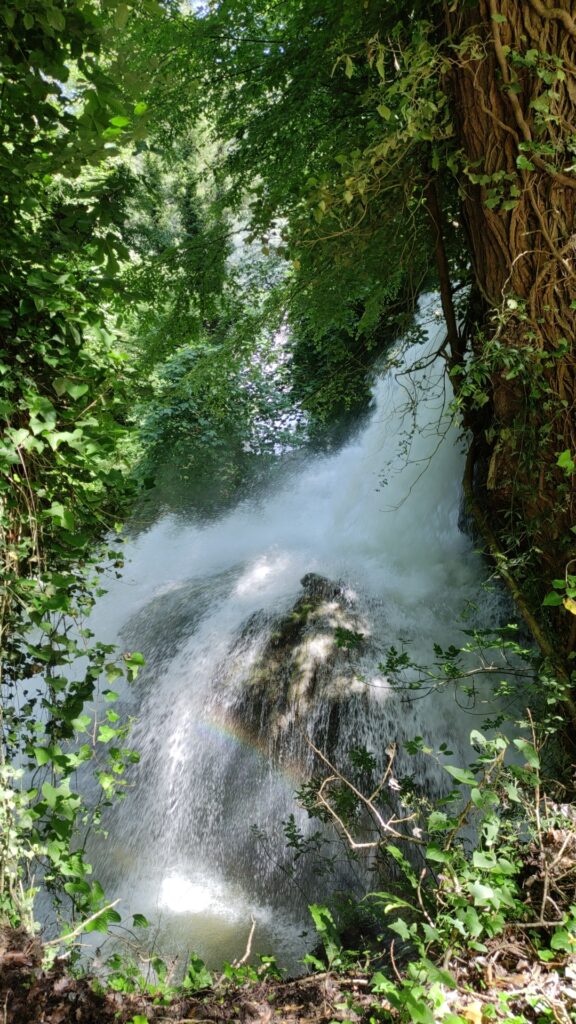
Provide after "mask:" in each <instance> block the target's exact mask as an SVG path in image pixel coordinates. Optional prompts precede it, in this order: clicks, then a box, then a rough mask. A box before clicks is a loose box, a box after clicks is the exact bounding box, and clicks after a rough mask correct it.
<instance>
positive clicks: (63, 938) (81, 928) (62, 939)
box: [44, 899, 120, 946]
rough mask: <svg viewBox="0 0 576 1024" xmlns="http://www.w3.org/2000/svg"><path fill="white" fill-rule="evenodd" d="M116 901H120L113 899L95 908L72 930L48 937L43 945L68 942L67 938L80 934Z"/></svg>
mask: <svg viewBox="0 0 576 1024" xmlns="http://www.w3.org/2000/svg"><path fill="white" fill-rule="evenodd" d="M117 903H120V900H119V899H117V900H114V902H113V903H108V904H107V905H106V906H105V907H102V909H101V910H97V911H96V913H95V914H92V916H91V917H87V918H86V920H85V921H82V922H81V924H79V925H78V926H77V927H76V928H74V930H73V931H71V932H68V934H67V935H61V936H59V937H58V938H57V939H50V941H49V942H45V943H44V945H45V946H63V945H64V943H65V942H68V940H69V939H74V938H75V937H76V936H77V935H80V933H81V932H83V931H84V929H85V928H86V927H87V926H88V925H89V924H92V921H96V919H97V918H99V917H101V916H102V914H105V913H106V911H107V910H112V908H113V907H115V906H116V904H117Z"/></svg>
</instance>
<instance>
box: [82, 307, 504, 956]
mask: <svg viewBox="0 0 576 1024" xmlns="http://www.w3.org/2000/svg"><path fill="white" fill-rule="evenodd" d="M431 320H432V327H431V328H430V332H429V341H428V343H427V345H424V346H417V347H413V348H412V349H411V350H409V351H408V352H407V353H406V355H405V356H404V359H403V363H402V366H401V367H397V368H396V369H394V370H392V371H390V372H388V373H387V374H386V375H384V376H383V377H382V378H381V379H380V380H379V381H378V383H377V384H376V387H375V391H374V407H373V412H372V415H371V417H370V419H369V421H368V423H367V425H366V426H365V428H364V429H363V430H362V431H361V432H360V433H359V434H358V435H357V436H356V437H355V438H354V439H353V440H352V441H351V442H350V443H349V444H347V445H346V446H345V447H343V448H342V449H341V450H340V451H338V452H337V453H336V454H332V455H329V456H323V457H318V456H310V458H309V459H308V460H306V461H305V462H304V464H301V465H300V466H299V467H298V468H297V469H296V470H292V471H290V472H288V473H287V475H286V478H285V479H284V480H283V481H282V482H281V484H278V482H277V483H276V484H275V485H274V490H273V491H271V492H270V493H268V494H267V495H266V496H264V497H261V496H260V497H259V498H258V500H252V501H245V502H243V503H241V504H239V505H238V506H237V507H236V508H235V509H234V510H233V511H231V512H228V513H226V514H224V515H223V516H222V517H221V518H220V519H218V520H216V521H213V522H210V523H206V522H204V523H202V522H198V521H196V520H195V517H194V513H193V511H191V512H190V515H189V517H186V516H183V515H180V516H175V515H162V516H160V518H159V519H158V520H157V522H155V523H154V524H153V525H152V526H151V527H150V528H149V529H147V530H146V531H145V532H143V533H141V534H140V535H139V536H137V537H136V538H135V539H133V540H129V541H128V542H127V545H126V569H125V572H124V575H123V578H122V579H121V580H118V581H115V582H113V583H112V585H111V586H110V587H109V592H108V594H107V595H106V596H105V597H104V598H103V599H102V600H101V601H100V603H99V605H98V607H97V609H96V612H95V615H94V618H93V622H92V628H93V629H94V630H95V632H96V635H97V638H98V639H101V640H104V641H114V640H117V641H118V642H119V643H120V645H121V648H122V649H124V650H141V651H142V652H143V653H144V654H145V656H146V659H147V666H146V669H145V671H144V673H143V675H142V678H141V679H139V680H138V681H137V682H136V683H135V685H134V686H133V687H132V688H131V690H130V691H129V692H128V693H126V694H125V695H124V697H123V705H124V709H125V710H127V711H128V712H129V713H131V714H133V715H135V716H136V724H135V726H134V729H133V732H132V735H131V739H130V744H131V746H133V747H134V748H135V749H137V750H138V751H139V752H140V755H141V761H140V764H139V765H138V766H136V767H135V768H134V770H133V771H131V774H130V776H129V782H130V788H129V792H128V795H127V797H126V799H125V800H124V801H123V802H122V803H121V804H119V805H118V806H116V807H115V808H113V809H112V810H111V812H110V815H109V818H108V820H107V822H106V825H107V827H108V830H109V836H108V838H107V839H105V840H103V839H98V838H97V839H96V840H95V841H94V843H93V846H92V849H91V850H90V851H89V855H90V856H89V859H90V860H91V862H92V863H93V866H94V875H95V877H97V878H99V879H100V880H101V881H102V882H103V884H104V886H105V888H106V891H107V892H108V893H109V894H110V895H112V896H114V897H116V896H119V897H121V900H122V903H121V906H120V908H119V909H121V910H122V912H123V913H124V914H125V916H126V919H127V921H129V920H130V916H129V915H130V914H131V913H135V912H140V913H143V914H145V915H146V916H147V917H148V918H149V919H150V920H151V921H152V922H153V925H154V929H155V931H154V935H155V944H156V948H157V950H160V951H162V952H163V953H170V952H178V951H180V952H185V951H186V950H191V949H193V950H195V951H196V952H197V953H199V954H200V955H201V956H202V957H203V958H204V959H206V960H207V962H208V963H209V964H212V965H220V964H221V963H222V961H223V960H224V959H232V958H233V957H234V956H238V955H241V954H242V952H243V950H244V946H245V942H246V938H247V935H248V932H249V930H250V922H251V918H252V917H254V918H255V920H256V931H255V937H254V950H255V951H256V952H262V953H268V952H274V953H275V954H276V955H277V956H278V959H279V961H280V963H282V964H286V965H288V966H289V967H290V968H291V969H294V968H295V966H296V964H297V961H298V958H299V957H300V956H301V955H302V953H303V952H304V951H305V950H306V948H309V947H310V945H312V944H313V938H311V937H310V935H308V936H306V937H302V934H301V933H302V931H303V930H306V929H308V931H310V930H311V929H310V924H309V920H308V918H307V914H306V904H307V902H308V901H309V900H311V899H314V900H316V901H318V900H321V899H322V895H323V894H322V887H323V885H325V889H326V892H328V891H329V889H330V885H333V884H334V880H332V881H329V880H326V882H325V883H323V882H322V880H321V879H319V878H318V877H317V875H316V876H314V877H310V875H309V873H308V874H307V870H308V869H307V867H306V863H305V859H303V863H302V864H300V866H299V868H298V871H297V873H296V877H295V880H291V879H290V877H289V875H290V873H291V870H292V861H291V857H290V855H289V851H287V850H286V844H285V837H284V834H283V828H282V822H283V821H285V820H286V819H287V818H288V816H289V815H290V814H294V815H295V818H296V821H297V823H298V825H299V827H300V828H301V829H302V830H303V831H304V832H307V831H308V830H310V829H314V828H317V827H318V825H317V823H316V824H314V823H310V822H309V821H308V819H307V817H306V815H305V814H304V812H302V811H301V810H300V809H299V808H298V806H297V804H296V802H295V799H294V791H295V789H296V788H297V786H298V785H299V784H300V783H301V782H302V781H303V779H304V778H305V777H306V771H307V770H308V769H309V767H310V765H309V764H307V763H306V758H305V756H304V755H303V752H302V745H300V746H298V744H295V741H294V735H291V736H290V737H289V736H288V733H287V735H286V742H285V743H284V744H283V742H282V735H281V734H280V736H279V735H278V734H276V735H275V737H272V736H271V735H270V733H269V731H268V729H267V722H266V721H262V723H261V728H260V733H259V735H258V736H255V735H254V731H253V730H252V731H250V730H247V729H243V728H242V724H241V717H242V714H241V713H242V707H243V702H244V701H245V700H246V693H245V690H246V680H247V679H248V677H249V673H250V668H251V667H252V666H253V665H254V664H255V663H256V661H257V659H258V656H259V654H260V653H261V652H262V649H263V647H264V645H265V643H266V640H267V638H268V636H269V634H270V630H271V628H272V625H273V623H274V621H275V619H277V617H278V616H279V615H282V614H283V613H284V614H286V613H288V612H289V611H290V609H291V608H292V607H293V605H294V603H295V601H296V600H297V599H298V598H299V597H301V595H302V588H301V584H300V581H301V579H302V577H304V576H305V575H306V574H307V573H311V572H313V573H318V574H320V575H322V576H323V577H326V578H328V579H329V580H331V581H339V582H340V583H341V584H343V585H344V587H345V588H347V592H348V593H349V594H350V598H351V601H353V602H354V606H355V608H356V609H357V612H358V614H359V615H361V617H362V623H363V629H364V631H365V632H366V634H367V635H368V636H369V637H370V640H371V644H370V646H369V649H368V650H367V652H366V654H365V656H364V657H363V659H362V664H361V669H362V671H361V674H360V679H359V682H358V685H357V686H356V688H355V689H356V690H357V694H358V696H357V699H355V700H353V701H348V702H347V703H345V704H343V705H342V707H343V708H345V711H342V712H341V714H344V713H345V714H346V715H347V716H348V718H347V721H346V722H345V723H342V722H340V734H339V740H338V743H339V748H338V749H341V748H343V744H344V739H343V737H344V735H346V737H347V738H349V740H350V744H351V745H361V744H363V745H365V746H367V747H368V749H371V750H373V751H375V752H378V753H379V754H380V755H382V752H383V751H384V749H385V748H386V746H387V745H388V744H389V743H391V742H401V741H402V740H403V739H405V738H410V737H413V736H416V735H419V736H422V737H424V739H425V740H426V741H427V742H429V743H430V745H431V746H435V747H437V746H438V745H439V744H440V743H442V742H443V741H446V742H448V743H449V744H450V746H451V748H452V750H454V752H455V758H456V759H460V760H461V761H462V762H464V761H466V759H467V758H468V755H469V753H470V748H469V744H468V736H469V732H470V729H471V728H472V727H473V726H474V725H476V724H477V721H476V720H471V718H470V716H469V715H468V714H467V713H466V712H464V711H463V710H461V709H460V708H459V707H458V705H457V703H456V702H455V700H454V696H453V694H450V693H446V694H444V695H442V696H438V695H437V694H433V695H431V697H430V698H425V699H422V700H419V701H415V702H414V703H411V704H407V703H403V702H402V701H401V700H400V698H399V696H398V695H397V694H396V693H394V692H392V691H391V689H390V688H389V686H388V684H387V681H386V679H385V678H384V677H383V676H382V673H381V670H380V669H379V667H378V663H379V661H381V660H382V656H383V652H384V651H385V650H386V648H387V647H388V646H390V645H395V646H397V647H399V646H401V643H402V641H403V640H407V641H409V642H410V652H411V654H412V656H414V657H417V656H421V657H422V658H423V659H426V657H427V656H428V655H429V653H430V651H431V648H432V644H433V643H434V642H437V643H440V644H445V643H449V642H458V639H459V637H458V628H459V625H460V624H459V621H458V620H459V616H460V613H461V612H462V611H463V610H464V609H465V608H466V606H467V605H468V603H470V602H474V603H480V604H482V602H484V603H485V604H486V602H487V601H488V598H486V597H485V596H484V595H483V592H482V590H481V583H482V566H481V564H480V560H479V558H478V557H477V556H476V555H475V553H474V551H473V547H472V544H471V541H470V540H469V538H468V537H466V536H465V535H464V534H462V533H461V532H460V531H459V529H458V515H459V506H460V499H461V488H460V482H461V477H462V470H463V455H462V450H461V449H462V445H461V443H460V442H459V439H458V435H457V432H456V431H455V429H454V428H453V427H451V426H450V424H449V418H448V415H447V413H446V412H445V406H446V395H445V393H444V388H445V380H444V375H443V366H439V365H437V364H432V365H431V366H428V367H427V368H423V369H419V370H415V371H413V372H411V373H407V372H406V367H409V366H411V365H413V364H414V362H415V360H418V361H420V362H421V363H426V362H427V359H426V355H427V353H428V354H430V353H432V352H433V351H434V349H435V348H436V347H437V346H438V343H439V337H440V335H441V331H442V325H441V323H440V322H439V320H438V319H437V318H436V317H435V316H434V314H433V313H432V314H431ZM428 361H429V360H428ZM192 498H193V496H192ZM489 613H490V609H489V607H488V606H487V605H486V607H485V608H484V611H483V612H482V611H481V612H480V614H481V615H482V614H485V615H488V614H489ZM247 624H249V628H248V626H247ZM329 711H330V709H329V707H328V706H327V701H323V700H321V699H320V700H318V701H317V703H316V704H314V706H311V707H310V709H309V712H308V718H307V723H306V729H307V731H308V732H309V734H310V735H313V736H314V737H316V738H318V737H322V736H323V735H325V734H326V730H327V729H328V716H329ZM285 717H286V716H285ZM287 717H288V719H289V718H290V713H289V712H288V716H287ZM323 730H324V732H323ZM438 773H439V775H438V779H436V780H435V779H434V778H431V779H430V786H431V787H432V788H434V786H435V785H436V784H438V785H441V778H440V775H441V770H440V769H438ZM253 826H256V828H257V830H259V831H260V832H261V833H266V839H265V840H264V841H263V840H258V838H257V837H256V836H255V834H254V830H253ZM340 872H341V873H340V879H339V881H340V882H341V883H342V884H344V885H349V886H350V887H352V888H353V887H354V885H356V884H358V885H361V884H362V880H361V879H360V878H359V877H357V872H356V875H355V869H353V868H350V867H348V866H346V865H345V864H344V863H342V866H341V869H340Z"/></svg>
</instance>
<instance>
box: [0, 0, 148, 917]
mask: <svg viewBox="0 0 576 1024" xmlns="http://www.w3.org/2000/svg"><path fill="white" fill-rule="evenodd" d="M160 10H161V8H160V7H158V5H157V4H156V3H155V2H154V0H146V2H145V3H144V4H134V3H117V2H115V0H112V2H110V3H108V4H106V5H105V6H104V7H101V5H99V4H92V3H82V4H76V3H70V4H69V3H63V2H60V0H56V2H54V3H49V4H46V3H39V2H37V0H25V2H24V3H22V4H19V5H18V7H17V9H16V8H15V7H13V6H10V5H7V4H3V5H0V20H1V21H3V23H4V25H5V29H4V31H3V32H2V40H1V43H0V50H1V53H0V57H1V64H2V115H3V146H2V148H1V151H0V192H1V193H2V206H1V212H0V226H1V228H2V238H3V250H2V268H1V273H0V299H1V305H2V310H3V312H2V314H1V316H0V417H1V418H2V423H3V437H2V446H1V447H0V548H1V552H0V558H1V562H2V565H1V568H2V582H1V589H0V657H1V666H2V667H1V675H0V687H1V737H0V742H1V758H2V764H3V765H4V762H5V761H6V760H8V759H10V760H12V761H13V762H14V763H18V764H21V765H24V766H25V767H26V768H27V770H28V771H29V772H31V773H33V775H32V778H31V780H30V777H29V776H27V775H23V774H20V773H18V772H14V771H11V770H10V769H8V768H3V769H2V771H3V772H4V775H3V801H4V802H3V813H4V815H5V825H6V830H7V831H6V845H5V847H3V850H2V865H1V867H2V872H1V880H2V885H1V890H2V891H1V892H0V900H1V901H2V913H3V916H4V918H5V919H7V920H9V921H10V922H11V923H12V924H17V923H20V922H25V923H26V924H27V925H30V910H31V900H32V897H33V890H32V889H31V888H30V877H31V876H32V875H33V874H34V871H35V870H38V866H37V865H36V868H35V867H34V863H33V861H34V860H36V861H37V860H39V861H40V862H41V864H42V868H41V870H42V877H43V879H44V882H45V884H46V885H47V886H48V888H54V891H55V892H57V893H58V900H59V902H60V903H62V901H63V900H64V899H68V898H69V899H70V900H71V901H72V905H73V906H74V907H75V908H76V910H77V911H78V912H79V913H81V914H83V915H86V916H89V917H94V920H93V922H92V923H91V924H89V925H88V926H87V927H88V928H91V927H98V928H100V927H105V926H106V925H107V924H109V923H110V922H111V921H113V920H118V915H117V914H116V912H115V911H114V910H113V909H111V908H109V909H105V900H104V894H103V892H102V890H101V888H100V887H99V885H98V883H97V882H91V881H90V879H89V875H90V870H91V869H90V866H89V865H88V864H86V863H85V862H84V858H83V854H82V842H81V839H80V835H79V833H80V832H84V833H85V832H86V829H87V828H88V827H90V824H91V823H92V824H94V823H97V822H98V819H99V813H100V809H99V805H98V803H97V804H96V806H94V807H92V808H91V809H90V810H89V809H88V808H87V807H86V806H85V805H84V802H83V800H82V798H81V797H80V795H79V793H78V792H77V791H76V789H75V785H76V780H77V777H78V770H79V768H80V767H81V766H82V765H83V764H84V763H85V762H87V761H90V760H94V762H95V763H96V764H97V766H98V767H97V777H98V780H99V782H100V789H101V798H100V801H99V803H101V802H102V801H104V802H105V801H106V800H109V799H111V798H112V797H113V796H114V794H116V793H118V791H119V789H121V787H122V774H123V771H124V767H125V765H126V763H128V762H130V761H133V760H135V759H136V755H135V754H132V753H131V752H130V751H129V750H128V749H127V747H126V742H125V741H126V735H127V728H128V726H127V724H126V723H124V724H122V723H120V722H119V717H118V715H117V713H116V712H115V711H114V710H113V708H112V706H111V704H112V703H113V701H114V700H115V699H116V694H115V693H114V692H113V691H112V690H107V691H106V692H105V693H104V697H105V698H106V701H105V702H104V703H105V708H106V710H104V711H97V712H95V714H96V715H97V716H99V715H102V717H101V718H99V717H96V719H94V720H93V718H92V715H88V714H86V713H85V708H86V706H87V705H88V704H90V703H91V702H92V701H93V699H94V698H95V697H96V696H97V693H98V688H99V685H100V683H99V680H100V679H101V677H102V676H103V675H104V676H108V678H109V679H110V680H113V679H114V678H117V677H119V676H122V675H123V674H124V673H126V674H127V675H128V677H134V676H135V675H136V673H137V670H138V660H137V658H136V656H132V657H131V658H128V659H127V661H126V664H125V665H124V666H120V665H118V664H116V662H115V661H114V659H113V657H112V654H113V652H112V649H111V648H110V647H107V646H106V645H103V644H100V643H95V642H93V637H92V634H91V633H90V632H89V631H88V630H87V629H86V628H84V626H83V620H84V618H85V616H86V615H87V613H88V612H89V611H90V608H91V606H92V604H93V603H94V600H95V595H97V594H98V593H99V587H100V584H99V583H98V574H99V572H100V571H101V570H103V568H104V563H108V565H109V566H111V567H112V571H113V569H114V568H119V567H120V565H121V555H120V554H119V553H118V552H117V550H116V549H115V548H116V546H115V545H114V543H113V542H111V543H103V542H102V538H104V536H105V535H106V534H108V533H109V532H110V531H111V529H112V527H113V526H114V523H115V519H116V517H117V515H118V513H119V512H120V511H121V510H122V508H124V507H126V502H127V499H128V497H129V495H130V488H129V487H128V486H127V484H126V480H125V472H124V470H125V467H124V466H123V464H122V460H121V458H120V457H119V454H118V444H119V440H120V438H121V435H122V428H121V425H120V422H119V414H120V412H121V408H122V404H123V401H124V377H125V356H124V355H123V354H122V353H121V351H120V350H119V348H118V345H117V339H118V326H117V320H116V317H115V314H114V303H115V300H116V295H117V282H116V278H115V275H116V273H117V270H118V267H119V262H120V261H121V260H123V259H125V258H126V256H127V250H126V249H125V247H124V245H123V244H122V241H121V238H120V232H119V229H120V226H121V224H122V222H123V218H124V212H125V211H124V204H123V199H122V196H121V194H120V184H121V179H119V176H118V168H117V164H116V160H117V157H118V154H119V152H120V147H121V146H125V145H126V144H127V143H131V142H132V141H133V140H135V139H137V138H138V137H140V136H141V134H142V132H143V124H142V121H141V116H142V114H143V109H142V106H141V104H140V103H139V96H138V92H137V91H136V92H134V91H131V87H130V86H129V85H128V82H127V80H126V78H125V74H124V70H123V60H124V54H123V52H122V44H123V40H122V32H121V29H122V27H123V24H125V23H126V21H127V20H128V19H133V20H134V21H139V22H140V23H142V24H145V23H148V22H149V21H150V19H151V18H153V17H155V16H156V15H159V14H160ZM132 86H133V87H134V89H136V90H137V89H138V83H134V82H133V83H132ZM36 680H39V682H36ZM104 748H105V749H104ZM103 908H104V910H103ZM99 911H103V912H102V913H100V914H99V915H98V912H99ZM94 915H98V916H94Z"/></svg>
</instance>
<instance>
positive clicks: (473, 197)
mask: <svg viewBox="0 0 576 1024" xmlns="http://www.w3.org/2000/svg"><path fill="white" fill-rule="evenodd" d="M460 8H463V9H462V10H461V11H460V12H459V13H458V11H459V9H460ZM448 18H449V19H450V31H451V34H452V41H453V42H454V43H455V44H456V47H457V54H458V56H457V59H456V61H455V63H454V66H453V72H452V75H451V81H450V90H451V93H452V100H453V103H454V109H455V117H456V130H457V134H458V136H459V143H460V145H461V149H462V154H463V156H462V159H463V174H462V205H463V215H464V220H465V226H466V230H467V233H468V237H469V243H470V251H471V258H472V263H473V272H474V277H475V282H476V287H477V290H478V292H479V293H480V295H481V297H482V299H483V307H484V310H485V314H484V316H483V317H481V318H480V321H479V322H477V324H476V327H475V333H474V342H473V347H474V357H475V370H474V373H475V377H474V378H473V379H475V380H476V383H477V390H476V392H475V393H474V394H473V395H472V397H471V399H470V407H471V410H472V411H471V415H472V422H474V408H476V409H477V410H481V408H482V402H483V401H485V402H486V405H485V406H484V409H483V413H484V415H483V416H482V413H481V412H479V413H478V416H477V419H476V433H477V439H476V440H477V444H478V445H479V446H480V447H482V448H483V450H484V454H485V462H484V464H485V472H484V485H485V500H486V506H487V509H488V512H489V515H490V518H491V521H492V524H493V526H494V527H495V528H496V529H497V531H498V533H499V536H500V538H501V541H503V544H504V547H506V539H507V537H508V536H509V537H513V536H521V537H522V539H523V542H522V547H523V551H519V550H516V551H513V552H512V553H513V554H516V555H520V554H522V555H524V556H525V555H526V554H527V552H530V553H531V556H532V558H533V564H534V568H535V570H536V571H535V577H538V578H540V579H546V580H550V579H551V578H552V577H553V576H556V577H562V576H564V573H565V571H566V567H567V566H569V563H570V559H571V557H573V555H574V534H573V533H571V532H570V527H571V526H573V525H574V524H575V523H576V501H575V493H574V482H575V480H576V477H575V476H574V475H572V476H570V475H568V474H567V473H566V471H565V470H563V469H561V468H559V467H558V466H557V459H558V455H559V453H560V452H562V451H565V450H566V449H569V450H570V451H571V452H572V455H573V457H574V458H576V415H575V409H576V390H575V378H576V375H575V365H576V358H575V341H574V327H575V308H576V262H575V257H576V224H575V214H576V176H575V174H574V170H573V168H574V166H575V165H576V147H575V146H574V138H575V135H574V132H575V125H574V121H575V114H576V21H575V18H576V3H574V2H573V0H554V3H553V4H552V2H551V0H480V2H478V3H477V4H475V5H474V6H473V7H472V9H470V7H468V9H466V7H465V5H464V4H460V5H458V9H457V12H456V13H453V14H449V15H448ZM470 379H472V378H470ZM483 388H484V390H485V394H484V395H483V394H482V389H483ZM486 409H488V410H489V413H490V415H489V417H486V415H485V413H486ZM568 571H572V572H575V571H576V563H575V564H574V565H572V568H571V569H570V568H568ZM546 589H549V587H547V588H546ZM540 598H541V595H540ZM563 614H564V627H565V628H564V627H563V632H564V633H565V635H566V644H565V647H566V646H567V647H568V648H569V647H570V645H571V643H573V640H572V641H571V640H570V632H574V630H570V628H569V626H570V623H571V620H572V618H573V617H572V616H571V615H570V614H567V613H563ZM574 621H576V619H575V620H574Z"/></svg>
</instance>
